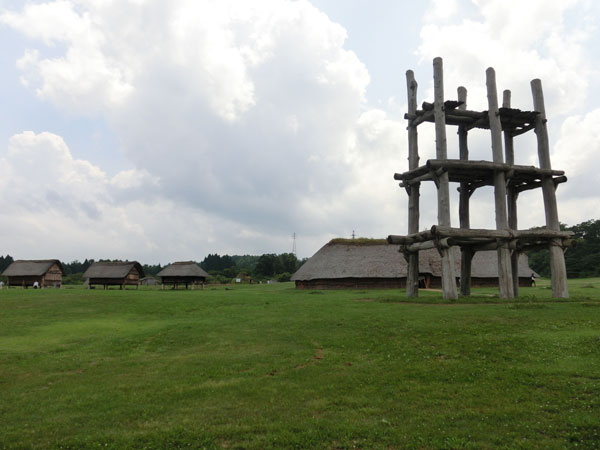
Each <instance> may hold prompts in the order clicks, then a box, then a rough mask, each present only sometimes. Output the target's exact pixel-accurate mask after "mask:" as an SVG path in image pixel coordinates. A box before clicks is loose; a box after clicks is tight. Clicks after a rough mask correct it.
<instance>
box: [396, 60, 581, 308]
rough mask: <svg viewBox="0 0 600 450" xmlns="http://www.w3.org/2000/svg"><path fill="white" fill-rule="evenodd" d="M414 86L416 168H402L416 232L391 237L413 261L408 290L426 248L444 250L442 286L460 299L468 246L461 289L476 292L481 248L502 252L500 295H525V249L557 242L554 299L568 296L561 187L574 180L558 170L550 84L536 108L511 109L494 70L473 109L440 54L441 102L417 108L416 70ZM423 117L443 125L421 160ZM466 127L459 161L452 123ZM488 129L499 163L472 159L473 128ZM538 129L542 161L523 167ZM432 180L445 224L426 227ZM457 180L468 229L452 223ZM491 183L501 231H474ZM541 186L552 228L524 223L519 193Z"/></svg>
mask: <svg viewBox="0 0 600 450" xmlns="http://www.w3.org/2000/svg"><path fill="white" fill-rule="evenodd" d="M406 82H407V91H408V113H407V114H405V119H407V120H408V168H409V170H408V172H404V173H397V174H395V175H394V179H396V180H399V181H401V183H400V186H401V187H403V188H405V189H406V191H407V193H408V196H409V202H408V235H405V236H396V235H391V236H389V237H388V242H389V243H391V244H399V245H400V246H401V247H400V251H402V252H403V253H404V255H405V257H406V259H407V261H408V274H407V284H406V286H407V287H406V294H407V296H409V297H416V296H418V283H419V251H420V250H425V249H429V248H437V249H438V251H439V252H440V255H441V256H442V290H443V295H444V298H445V299H456V298H457V297H458V292H457V283H456V281H457V275H458V274H457V273H456V265H455V262H454V261H453V257H452V253H451V252H450V251H449V248H450V247H451V246H459V247H460V249H461V265H460V267H461V269H460V272H461V273H460V293H461V295H470V291H471V260H472V258H473V255H474V254H475V252H477V251H479V250H491V249H494V250H497V251H498V278H499V285H500V297H501V298H512V297H516V296H517V295H518V286H519V284H518V275H517V274H518V268H517V264H518V255H519V253H520V252H523V251H526V250H528V249H533V248H540V247H543V248H549V249H550V258H551V271H552V295H553V297H563V298H566V297H568V295H569V294H568V290H567V272H566V268H565V259H564V249H565V248H566V247H567V246H569V245H570V242H571V241H570V236H571V234H572V233H570V232H563V231H560V228H559V221H558V210H557V206H556V193H555V190H556V188H557V186H558V184H560V183H563V182H565V181H567V178H566V177H565V176H564V172H563V171H560V170H553V169H552V166H551V164H550V146H549V142H548V130H547V127H546V112H545V107H544V95H543V92H542V83H541V81H540V80H539V79H535V80H533V81H531V91H532V94H533V105H534V111H521V110H519V109H514V108H512V107H511V98H510V97H511V94H510V91H508V90H507V91H504V95H503V102H502V106H501V107H499V105H498V94H497V90H496V75H495V72H494V69H493V68H489V69H487V71H486V86H487V97H488V110H487V111H471V110H468V109H467V90H466V89H465V88H464V87H459V88H458V92H457V95H458V100H457V101H456V100H444V82H443V63H442V59H441V58H435V59H434V60H433V82H434V101H433V103H427V102H424V103H423V105H422V109H417V82H416V80H415V78H414V74H413V72H412V71H411V70H409V71H407V72H406ZM423 122H433V123H435V147H436V159H430V160H428V161H426V163H425V164H424V165H419V148H418V142H417V138H418V134H417V128H418V126H419V125H420V124H422V123H423ZM447 125H453V126H456V127H458V153H459V159H448V154H447V153H448V152H447V141H446V126H447ZM473 128H480V129H486V130H490V133H491V148H492V160H491V161H474V160H469V148H468V134H469V130H471V129H473ZM530 130H533V131H534V132H535V134H536V136H537V151H538V159H539V167H534V166H520V165H515V163H514V161H515V159H514V145H513V140H514V138H515V137H516V136H519V135H521V134H523V133H526V132H528V131H530ZM424 181H432V182H434V183H435V185H436V187H437V211H438V224H437V225H434V226H433V227H432V228H431V229H430V230H427V231H421V232H419V190H420V184H421V182H424ZM450 182H455V183H459V184H460V187H459V188H458V190H459V193H460V197H459V220H460V227H459V228H453V227H452V226H451V224H450V199H449V184H450ZM483 186H493V187H494V205H495V217H496V229H472V228H470V221H469V199H470V197H471V195H472V194H473V192H474V191H475V190H476V189H478V188H480V187H483ZM536 188H541V189H542V193H543V199H544V209H545V214H546V227H545V229H539V230H518V229H517V198H518V195H519V193H520V192H523V191H526V190H529V189H536Z"/></svg>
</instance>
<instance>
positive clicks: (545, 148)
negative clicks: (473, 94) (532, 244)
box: [531, 79, 569, 298]
mask: <svg viewBox="0 0 600 450" xmlns="http://www.w3.org/2000/svg"><path fill="white" fill-rule="evenodd" d="M531 93H532V94H533V108H534V109H535V110H536V111H537V112H538V113H539V114H538V115H537V117H536V119H535V134H536V136H537V144H538V158H539V162H540V168H542V169H551V168H552V166H551V164H550V144H549V140H548V129H547V128H546V107H545V105H544V93H543V91H542V82H541V80H539V79H535V80H532V81H531ZM542 194H543V196H544V210H545V213H546V228H548V229H549V230H553V231H559V230H560V224H559V222H558V208H557V206H556V191H555V186H554V182H553V180H552V177H551V176H544V177H543V178H542ZM550 271H551V273H552V297H555V298H567V297H569V289H568V287H567V268H566V266H565V255H564V251H563V249H562V247H561V245H560V243H559V242H558V240H552V241H551V243H550Z"/></svg>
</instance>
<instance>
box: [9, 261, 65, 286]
mask: <svg viewBox="0 0 600 450" xmlns="http://www.w3.org/2000/svg"><path fill="white" fill-rule="evenodd" d="M64 273H65V271H64V270H63V267H62V264H61V263H60V261H59V260H58V259H39V260H18V261H14V262H13V263H12V264H11V265H10V266H8V267H7V268H6V269H5V270H4V272H2V275H3V276H5V277H7V278H8V281H7V283H6V285H7V287H10V286H22V287H24V288H27V287H29V286H33V285H34V283H35V282H37V283H38V285H39V286H40V287H60V286H61V285H62V276H63V275H64Z"/></svg>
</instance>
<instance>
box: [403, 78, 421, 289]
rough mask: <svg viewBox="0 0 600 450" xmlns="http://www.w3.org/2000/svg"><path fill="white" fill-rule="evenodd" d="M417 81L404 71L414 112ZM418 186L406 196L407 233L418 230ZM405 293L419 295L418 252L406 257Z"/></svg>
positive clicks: (412, 160) (412, 143)
mask: <svg viewBox="0 0 600 450" xmlns="http://www.w3.org/2000/svg"><path fill="white" fill-rule="evenodd" d="M417 88H418V85H417V82H416V80H415V76H414V73H413V71H412V70H409V71H407V72H406V89H407V93H408V112H409V113H415V112H416V110H417ZM418 166H419V145H418V133H417V125H416V124H414V125H413V124H409V126H408V168H409V169H410V170H412V169H416V168H417V167H418ZM419 191H420V186H419V183H418V182H416V183H414V184H413V185H412V186H411V189H410V194H409V197H408V233H409V234H412V233H417V232H418V231H419V196H420V192H419ZM406 295H407V296H408V297H417V296H418V295H419V253H418V252H417V253H413V254H411V255H409V257H408V268H407V279H406Z"/></svg>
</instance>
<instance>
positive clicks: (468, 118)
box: [404, 101, 537, 135]
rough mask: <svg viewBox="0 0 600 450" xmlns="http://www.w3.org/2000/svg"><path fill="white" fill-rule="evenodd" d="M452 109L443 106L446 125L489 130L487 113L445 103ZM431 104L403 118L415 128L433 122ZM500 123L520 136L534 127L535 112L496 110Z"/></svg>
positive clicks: (456, 103) (454, 103)
mask: <svg viewBox="0 0 600 450" xmlns="http://www.w3.org/2000/svg"><path fill="white" fill-rule="evenodd" d="M444 103H445V105H446V104H448V105H450V106H452V107H448V106H445V107H444V113H445V115H446V119H445V121H446V124H447V125H457V126H461V125H462V126H465V127H467V129H472V128H481V129H490V122H489V117H488V115H489V112H488V111H469V110H467V109H462V108H460V109H454V108H457V107H458V106H460V101H458V102H453V101H446V102H444ZM432 105H433V104H432V103H427V102H425V103H423V109H420V110H417V111H416V112H414V113H406V114H405V115H404V118H405V119H407V120H410V121H412V123H413V124H414V125H415V126H417V125H420V124H421V123H423V122H435V118H434V116H433V115H432V114H431V112H432V111H433V109H432ZM498 113H499V117H500V123H501V125H502V129H503V130H507V131H511V133H513V134H514V135H518V134H522V133H524V132H526V131H529V130H531V129H532V128H533V127H534V125H533V123H534V121H535V116H536V114H537V113H536V112H535V111H520V110H518V109H512V108H499V109H498Z"/></svg>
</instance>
